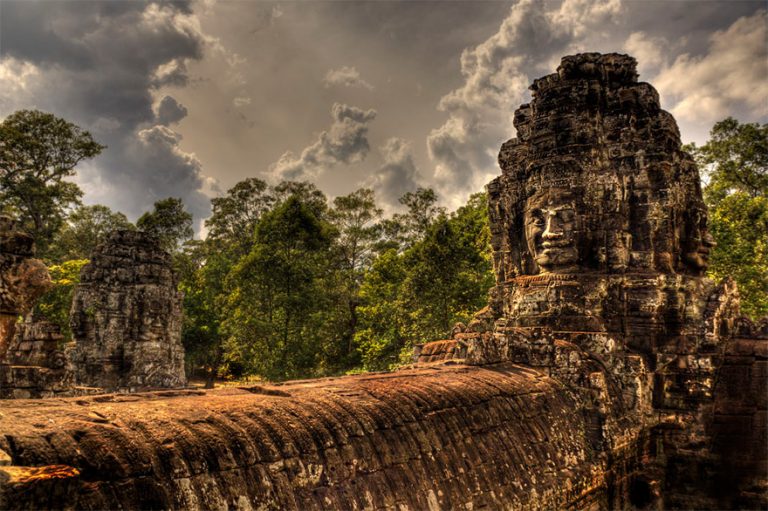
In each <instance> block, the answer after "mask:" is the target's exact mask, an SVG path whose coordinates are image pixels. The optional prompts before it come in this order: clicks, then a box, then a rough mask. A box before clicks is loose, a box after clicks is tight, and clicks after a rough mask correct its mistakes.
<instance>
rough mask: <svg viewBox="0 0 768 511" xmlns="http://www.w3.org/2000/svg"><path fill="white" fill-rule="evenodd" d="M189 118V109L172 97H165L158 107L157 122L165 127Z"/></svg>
mask: <svg viewBox="0 0 768 511" xmlns="http://www.w3.org/2000/svg"><path fill="white" fill-rule="evenodd" d="M186 116H187V108H186V107H185V106H184V105H182V104H180V103H179V102H178V101H176V100H175V99H174V98H172V97H171V96H164V97H163V99H161V100H160V103H159V104H158V105H157V122H158V124H161V125H163V126H170V125H171V124H176V123H177V122H179V121H180V120H182V119H183V118H185V117H186Z"/></svg>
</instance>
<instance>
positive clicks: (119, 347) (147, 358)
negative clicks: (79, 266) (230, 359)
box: [70, 230, 187, 391]
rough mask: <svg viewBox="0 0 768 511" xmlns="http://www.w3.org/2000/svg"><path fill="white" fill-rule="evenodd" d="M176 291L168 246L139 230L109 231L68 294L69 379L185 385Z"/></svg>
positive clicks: (127, 385) (132, 386)
mask: <svg viewBox="0 0 768 511" xmlns="http://www.w3.org/2000/svg"><path fill="white" fill-rule="evenodd" d="M181 299H182V297H181V293H180V292H179V291H178V290H177V282H176V277H175V275H174V274H173V270H172V269H171V256H170V254H168V253H167V252H165V251H163V250H161V249H160V248H159V246H158V244H157V242H156V241H155V240H154V239H152V238H151V237H149V236H148V235H147V234H146V233H143V232H140V231H127V230H124V231H116V232H114V233H112V234H111V235H110V236H109V238H108V239H107V240H106V241H105V242H104V243H102V244H101V245H99V246H98V248H97V249H96V250H95V252H94V253H93V254H92V255H91V260H90V263H89V264H87V265H86V266H84V267H83V270H82V272H81V274H80V283H79V284H78V286H77V289H76V290H75V294H74V297H73V300H72V313H71V318H70V323H71V328H72V336H73V338H75V339H76V340H77V342H76V344H75V347H74V349H73V350H72V353H71V360H72V364H73V366H74V371H75V374H76V376H77V379H78V380H79V381H87V382H89V384H91V385H93V386H97V387H102V388H106V389H113V390H115V389H121V390H129V391H135V390H136V389H139V388H152V387H161V388H163V387H164V388H174V387H183V386H185V385H186V383H187V382H186V378H185V376H184V347H183V346H182V345H181V322H182V314H181Z"/></svg>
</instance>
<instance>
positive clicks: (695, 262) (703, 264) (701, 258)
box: [685, 231, 717, 271]
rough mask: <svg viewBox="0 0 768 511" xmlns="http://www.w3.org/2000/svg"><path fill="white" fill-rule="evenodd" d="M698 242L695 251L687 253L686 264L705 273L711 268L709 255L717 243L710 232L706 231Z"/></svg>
mask: <svg viewBox="0 0 768 511" xmlns="http://www.w3.org/2000/svg"><path fill="white" fill-rule="evenodd" d="M698 241H699V242H698V243H697V244H696V247H695V248H694V249H693V250H691V251H689V252H686V254H685V262H686V263H687V264H688V265H690V266H691V268H693V269H695V270H699V271H704V270H706V269H707V266H709V253H710V251H711V250H712V249H713V248H715V245H717V243H715V239H714V238H713V237H712V235H711V234H709V231H704V233H703V234H702V236H701V239H700V240H698Z"/></svg>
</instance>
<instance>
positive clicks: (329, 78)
mask: <svg viewBox="0 0 768 511" xmlns="http://www.w3.org/2000/svg"><path fill="white" fill-rule="evenodd" d="M323 83H324V84H325V86H326V87H331V86H333V85H343V86H344V87H362V88H364V89H368V90H373V85H371V84H370V83H368V82H366V81H365V80H363V79H362V78H361V77H360V72H359V71H358V70H357V69H355V68H354V67H349V66H342V67H340V68H339V69H331V70H330V71H328V72H327V73H326V74H325V78H323Z"/></svg>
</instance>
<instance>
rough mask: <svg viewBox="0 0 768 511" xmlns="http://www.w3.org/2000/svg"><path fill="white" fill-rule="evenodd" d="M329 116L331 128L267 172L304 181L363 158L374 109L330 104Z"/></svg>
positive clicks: (368, 147) (367, 149)
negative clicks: (298, 153)
mask: <svg viewBox="0 0 768 511" xmlns="http://www.w3.org/2000/svg"><path fill="white" fill-rule="evenodd" d="M331 117H332V118H333V123H332V124H331V127H330V128H329V129H328V130H327V131H323V132H322V133H320V136H319V137H318V139H317V141H315V142H314V143H313V144H311V145H310V146H308V147H307V148H305V149H304V150H303V151H302V152H301V155H299V156H298V157H296V156H295V155H294V154H293V153H291V152H290V151H289V152H286V153H284V154H283V155H282V156H281V157H280V159H279V160H278V161H277V163H275V164H273V165H272V166H271V168H270V170H271V171H272V172H273V173H274V174H275V175H276V176H277V177H278V178H280V179H290V180H296V179H306V178H309V177H316V176H317V175H318V174H320V173H321V172H323V171H325V170H328V169H330V168H332V167H335V166H336V165H339V164H350V163H356V162H359V161H362V160H363V159H365V157H366V155H367V154H368V151H369V149H370V146H369V144H368V124H369V123H370V122H371V121H372V120H373V119H374V118H375V117H376V110H361V109H359V108H357V107H354V106H349V105H344V104H341V103H334V105H333V107H332V108H331Z"/></svg>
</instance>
